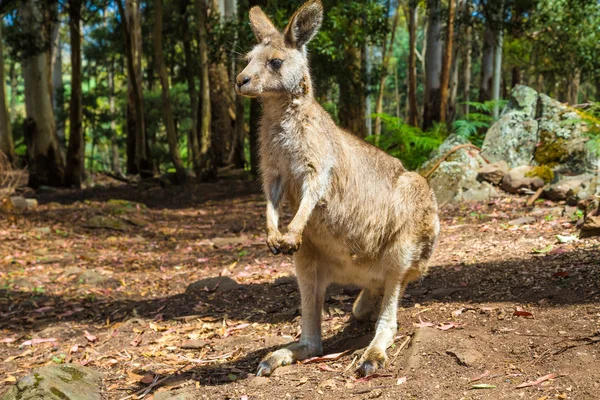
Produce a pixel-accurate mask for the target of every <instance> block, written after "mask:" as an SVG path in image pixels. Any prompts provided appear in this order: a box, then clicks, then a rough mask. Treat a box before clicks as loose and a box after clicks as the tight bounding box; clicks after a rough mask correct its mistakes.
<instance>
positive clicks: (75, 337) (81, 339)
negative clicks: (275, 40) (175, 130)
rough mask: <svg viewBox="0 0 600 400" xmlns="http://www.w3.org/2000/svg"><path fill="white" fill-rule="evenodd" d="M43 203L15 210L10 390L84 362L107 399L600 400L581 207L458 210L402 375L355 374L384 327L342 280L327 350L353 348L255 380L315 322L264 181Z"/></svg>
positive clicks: (404, 344) (8, 269) (403, 324)
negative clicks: (46, 368)
mask: <svg viewBox="0 0 600 400" xmlns="http://www.w3.org/2000/svg"><path fill="white" fill-rule="evenodd" d="M36 197H37V198H38V201H39V207H37V208H36V209H34V210H31V211H26V212H24V213H23V214H20V215H16V216H6V215H2V214H0V264H1V265H2V267H1V268H0V393H2V392H3V391H4V390H6V388H7V387H8V386H10V385H12V384H14V382H15V381H16V380H17V379H19V378H21V377H23V376H25V375H27V374H28V373H30V372H31V370H32V369H34V368H39V367H41V366H43V365H47V364H56V363H59V364H60V363H76V364H82V365H86V366H87V367H90V368H93V369H96V370H99V371H102V372H104V373H105V375H104V380H103V383H102V394H103V397H104V398H106V399H123V398H126V397H128V396H130V395H132V394H134V393H135V392H138V394H141V393H144V392H146V396H145V397H144V398H146V399H152V398H154V399H169V398H175V397H174V396H175V395H179V397H176V398H178V399H188V398H189V399H194V398H195V399H201V398H202V399H204V398H208V399H245V398H248V399H288V398H289V399H295V398H313V399H314V398H324V399H341V398H344V399H346V398H348V399H364V398H394V399H515V398H516V399H536V400H542V399H546V400H551V399H597V398H598V393H599V391H600V333H599V332H600V242H599V241H598V240H597V239H593V238H592V239H585V240H577V241H572V242H568V243H563V244H561V243H559V241H558V240H557V235H564V236H569V235H572V234H576V233H577V228H576V219H577V216H569V215H568V214H567V215H565V214H564V209H565V206H564V205H561V204H556V203H551V202H544V201H538V202H536V203H535V205H534V206H530V207H527V206H526V204H525V202H526V200H527V199H526V198H524V197H502V198H498V199H495V200H494V201H493V202H490V203H472V204H463V205H459V206H446V207H443V208H442V209H441V218H442V234H441V239H440V241H439V245H438V247H437V250H436V252H435V255H434V257H433V259H432V261H431V268H430V273H429V275H428V276H427V277H425V278H424V279H423V280H422V281H419V282H415V283H413V284H411V285H410V286H409V288H408V290H407V292H406V294H405V295H404V298H403V299H402V301H401V308H400V309H399V311H398V319H399V330H398V336H397V338H396V342H395V344H394V345H393V346H392V347H391V348H390V349H389V350H388V355H389V358H390V361H391V363H390V365H389V366H388V367H387V368H386V369H384V370H382V371H380V372H379V373H378V374H377V375H374V376H370V377H368V378H366V379H365V378H363V379H357V378H356V376H355V375H354V369H355V367H356V362H357V360H356V359H357V355H358V354H359V351H360V349H361V348H363V347H364V346H365V345H366V344H367V343H368V341H369V339H370V337H371V336H370V335H372V330H373V324H361V323H358V322H356V321H354V320H353V319H352V317H351V308H352V302H353V300H354V298H355V297H356V295H357V293H358V291H357V290H356V289H355V288H348V287H333V288H332V289H331V290H330V291H329V293H328V296H327V301H326V304H325V310H324V321H323V335H324V347H325V354H334V355H335V354H336V353H340V352H343V354H342V355H341V356H339V355H337V356H331V357H329V358H330V359H329V360H321V361H317V362H314V363H308V364H298V365H291V366H287V367H283V368H280V369H278V370H277V371H276V373H275V374H274V376H272V377H270V378H256V377H254V373H255V371H256V367H257V365H258V362H259V360H260V359H261V357H263V356H264V355H265V354H266V352H267V351H269V350H273V349H275V348H277V347H279V346H281V345H283V344H285V343H287V342H289V341H292V340H294V339H296V338H297V337H298V334H299V318H300V317H299V310H298V305H299V292H298V289H297V285H296V283H295V279H294V269H293V265H292V259H291V257H288V256H273V255H271V253H270V252H269V251H268V249H267V247H266V245H265V229H264V225H265V217H264V209H265V201H264V199H263V197H262V195H261V194H260V191H259V187H258V185H257V184H255V183H249V182H244V181H234V180H228V181H221V182H219V183H215V184H202V185H187V186H183V187H177V186H170V187H166V188H162V187H161V186H160V185H154V186H153V185H149V186H148V185H146V186H131V185H125V184H116V183H114V182H113V183H111V182H108V181H107V182H104V185H99V186H96V187H95V188H91V189H86V190H83V191H74V190H59V191H53V192H44V193H37V194H36ZM111 200H112V201H111ZM114 200H122V201H114ZM134 202H139V203H134ZM534 207H535V208H534ZM567 211H568V212H573V210H567ZM526 216H532V217H533V218H534V219H528V220H521V221H518V222H514V223H513V224H509V221H511V220H515V219H518V218H521V217H526ZM286 218H287V220H289V218H290V216H289V215H287V216H286ZM528 221H529V222H528ZM284 222H285V221H284ZM522 222H525V223H523V224H520V223H522ZM100 226H110V227H111V228H112V229H107V228H100ZM219 276H221V277H223V278H217V277H219ZM206 278H216V279H209V280H204V279H206ZM202 280H204V281H202ZM197 281H200V283H198V284H197V285H195V286H192V287H190V288H189V289H188V285H189V284H190V283H193V282H197ZM186 289H187V291H186ZM152 382H155V383H158V384H156V385H154V386H153V384H152ZM522 384H525V387H522V388H519V386H520V385H522ZM145 389H147V390H145ZM129 398H135V397H129Z"/></svg>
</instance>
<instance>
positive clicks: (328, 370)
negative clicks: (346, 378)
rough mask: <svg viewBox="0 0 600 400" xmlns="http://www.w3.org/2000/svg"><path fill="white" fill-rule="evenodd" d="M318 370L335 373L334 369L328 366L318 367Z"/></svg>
mask: <svg viewBox="0 0 600 400" xmlns="http://www.w3.org/2000/svg"><path fill="white" fill-rule="evenodd" d="M319 369H320V370H322V371H327V372H337V371H336V370H335V369H333V368H331V367H330V366H329V365H326V364H321V365H319Z"/></svg>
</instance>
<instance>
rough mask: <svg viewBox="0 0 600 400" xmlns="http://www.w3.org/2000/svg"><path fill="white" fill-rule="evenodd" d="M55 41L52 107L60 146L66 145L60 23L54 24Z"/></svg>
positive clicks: (63, 147)
mask: <svg viewBox="0 0 600 400" xmlns="http://www.w3.org/2000/svg"><path fill="white" fill-rule="evenodd" d="M55 30H56V41H55V43H54V50H53V57H52V58H53V62H52V64H53V66H52V109H53V110H54V115H55V116H56V134H57V135H58V141H59V143H60V146H61V148H62V149H63V150H64V149H65V147H66V143H67V141H66V137H65V119H64V99H65V97H64V96H65V88H64V84H63V69H62V42H61V40H60V33H59V30H60V24H57V25H56V28H55Z"/></svg>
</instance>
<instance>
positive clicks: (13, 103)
mask: <svg viewBox="0 0 600 400" xmlns="http://www.w3.org/2000/svg"><path fill="white" fill-rule="evenodd" d="M16 64H17V63H16V62H14V61H13V62H11V63H10V69H9V75H10V122H13V121H14V120H15V118H16V117H17V87H18V85H19V82H18V78H17V68H16Z"/></svg>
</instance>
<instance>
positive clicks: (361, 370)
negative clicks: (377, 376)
mask: <svg viewBox="0 0 600 400" xmlns="http://www.w3.org/2000/svg"><path fill="white" fill-rule="evenodd" d="M386 362H387V356H386V355H385V351H383V352H382V351H381V350H380V349H376V348H373V349H367V350H366V351H365V352H364V354H363V356H362V358H361V360H360V364H359V367H358V369H357V370H356V374H357V375H359V376H367V375H371V374H373V373H375V371H377V370H378V369H381V368H383V367H385V364H386Z"/></svg>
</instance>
